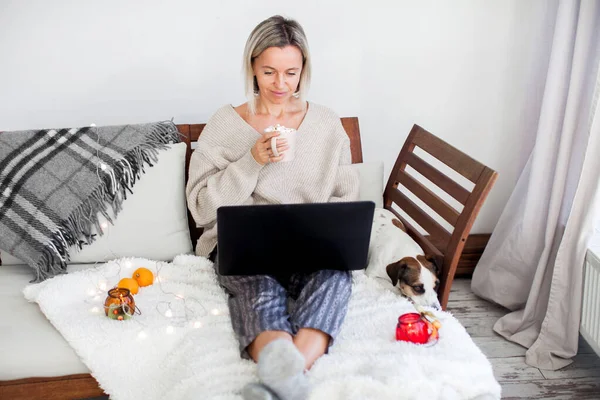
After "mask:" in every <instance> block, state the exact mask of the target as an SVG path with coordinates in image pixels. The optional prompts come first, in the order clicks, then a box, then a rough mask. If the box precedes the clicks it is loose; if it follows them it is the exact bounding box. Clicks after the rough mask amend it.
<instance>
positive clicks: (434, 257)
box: [425, 255, 440, 275]
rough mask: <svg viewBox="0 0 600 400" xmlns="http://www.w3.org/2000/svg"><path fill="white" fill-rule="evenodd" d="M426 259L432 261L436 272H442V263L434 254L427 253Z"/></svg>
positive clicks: (437, 273)
mask: <svg viewBox="0 0 600 400" xmlns="http://www.w3.org/2000/svg"><path fill="white" fill-rule="evenodd" d="M425 259H426V260H427V261H429V262H430V263H431V265H432V267H433V272H435V274H436V275H439V274H440V265H439V262H438V260H437V257H436V256H432V255H426V256H425Z"/></svg>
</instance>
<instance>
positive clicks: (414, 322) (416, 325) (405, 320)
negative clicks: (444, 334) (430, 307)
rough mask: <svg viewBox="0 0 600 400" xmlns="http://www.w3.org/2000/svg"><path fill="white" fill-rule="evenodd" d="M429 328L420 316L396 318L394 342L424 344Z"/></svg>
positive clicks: (407, 315) (413, 314)
mask: <svg viewBox="0 0 600 400" xmlns="http://www.w3.org/2000/svg"><path fill="white" fill-rule="evenodd" d="M429 335H430V332H429V326H428V324H427V322H425V321H424V320H423V318H422V317H421V314H418V313H408V314H403V315H401V316H400V317H399V318H398V325H397V326H396V340H403V341H405V342H411V343H418V344H425V343H427V341H428V340H429Z"/></svg>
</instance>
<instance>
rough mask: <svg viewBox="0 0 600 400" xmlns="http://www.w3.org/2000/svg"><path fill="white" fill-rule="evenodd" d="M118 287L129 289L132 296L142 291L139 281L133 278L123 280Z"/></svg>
mask: <svg viewBox="0 0 600 400" xmlns="http://www.w3.org/2000/svg"><path fill="white" fill-rule="evenodd" d="M117 287H120V288H124V289H129V292H130V293H131V294H137V293H138V291H139V290H140V285H139V284H138V281H137V280H135V279H133V278H123V279H121V280H120V281H119V283H118V284H117Z"/></svg>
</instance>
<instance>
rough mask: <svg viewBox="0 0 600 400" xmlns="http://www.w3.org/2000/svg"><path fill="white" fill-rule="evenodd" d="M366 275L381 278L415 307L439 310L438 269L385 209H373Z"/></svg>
mask: <svg viewBox="0 0 600 400" xmlns="http://www.w3.org/2000/svg"><path fill="white" fill-rule="evenodd" d="M365 272H366V274H367V275H368V276H370V277H373V278H378V279H383V280H385V281H387V282H389V283H390V284H391V285H392V286H394V287H397V288H398V289H399V290H400V293H401V294H402V295H404V296H406V297H408V298H409V299H410V300H411V301H412V302H413V303H415V304H416V305H418V306H426V307H433V308H436V309H441V306H440V302H439V300H438V297H437V292H436V290H437V286H438V285H439V279H438V278H437V275H438V268H437V266H436V264H435V262H434V260H433V258H432V257H428V256H426V255H424V254H423V250H422V249H421V247H420V246H419V245H418V244H417V243H416V242H415V241H414V240H413V239H412V238H411V237H410V236H409V235H408V234H407V233H406V230H405V228H404V225H403V224H402V222H400V220H398V219H397V218H396V216H395V215H394V214H393V213H391V212H390V211H388V210H385V209H380V208H378V209H376V210H375V215H374V217H373V227H372V230H371V242H370V244H369V264H368V266H367V269H366V271H365Z"/></svg>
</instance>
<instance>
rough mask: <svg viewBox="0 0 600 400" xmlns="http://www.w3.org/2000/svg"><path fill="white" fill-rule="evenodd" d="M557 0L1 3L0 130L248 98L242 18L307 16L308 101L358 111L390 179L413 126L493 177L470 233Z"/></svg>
mask: <svg viewBox="0 0 600 400" xmlns="http://www.w3.org/2000/svg"><path fill="white" fill-rule="evenodd" d="M555 8H556V0H552V1H548V0H528V1H522V0H487V1H484V0H455V1H451V2H450V1H443V0H438V1H408V0H403V1H389V2H386V1H375V0H372V1H355V2H351V1H316V0H311V1H306V0H305V1H301V2H287V3H284V2H281V1H268V0H262V1H258V0H254V1H243V0H235V1H221V2H218V1H211V2H207V1H193V0H187V1H183V0H179V1H168V2H167V1H147V0H145V1H141V0H135V1H131V0H130V1H114V0H110V1H101V2H100V1H91V0H90V1H84V0H79V1H62V0H61V1H58V0H55V1H52V2H49V1H39V0H38V1H27V0H26V1H18V0H0V130H13V129H28V128H44V127H64V126H76V125H86V124H89V123H92V122H93V123H96V124H97V125H100V124H118V123H135V122H146V121H152V120H160V119H169V118H171V117H174V118H175V122H176V123H184V122H196V123H198V122H205V121H206V120H207V119H208V117H209V116H210V115H211V113H212V112H214V111H215V110H216V109H217V108H218V107H219V106H220V105H222V104H224V103H233V104H239V103H241V102H243V101H244V97H243V85H242V81H241V77H240V76H241V75H240V70H241V68H240V67H241V55H242V51H243V46H244V43H245V40H246V38H247V36H248V34H249V33H250V31H251V30H252V28H253V27H254V26H255V25H256V24H257V23H258V22H260V21H261V20H263V19H264V18H267V17H269V16H271V15H273V14H277V13H279V14H283V15H287V16H290V17H293V18H296V19H297V20H298V21H299V22H300V23H301V24H302V25H303V26H304V28H305V31H306V33H307V36H308V39H309V43H310V46H311V54H312V57H313V60H314V78H313V84H312V89H311V93H310V96H309V99H310V100H312V101H315V102H317V103H321V104H325V105H327V106H329V107H331V108H333V109H334V110H336V111H337V112H338V113H339V114H340V115H341V116H358V117H359V120H360V126H361V132H362V137H363V152H364V158H365V161H376V160H382V161H384V162H385V166H386V176H387V173H389V171H390V169H391V167H392V165H393V162H394V160H395V158H396V155H397V153H398V151H399V150H400V148H401V146H402V143H403V142H404V140H405V138H406V136H407V134H408V132H409V131H410V128H411V127H412V125H413V123H418V124H419V125H421V126H423V127H425V128H426V129H428V130H430V131H431V132H433V133H435V134H437V135H438V136H440V137H441V138H443V139H444V140H446V141H448V142H450V143H451V144H452V145H454V146H455V147H458V148H459V149H461V150H463V151H465V152H467V153H469V154H470V155H472V156H473V157H474V158H476V159H478V160H479V161H481V162H483V163H484V164H486V165H488V166H490V167H491V168H494V169H495V170H497V171H498V172H499V174H500V177H499V180H498V182H497V183H496V186H495V188H494V190H493V191H492V193H491V195H490V197H489V198H488V201H487V204H486V205H485V206H484V208H483V209H482V211H481V214H480V216H479V218H478V220H477V221H476V223H475V226H474V228H473V232H491V230H492V229H493V227H494V226H495V224H496V222H497V220H498V217H499V215H500V213H501V211H502V208H503V206H504V204H505V203H506V201H507V199H508V196H509V195H510V192H511V191H512V188H513V186H514V184H515V182H516V179H517V177H518V174H519V172H520V170H521V168H522V166H523V164H524V161H525V159H526V156H527V153H528V151H529V149H530V148H531V146H532V140H533V139H532V137H533V133H534V130H535V127H536V123H537V117H538V111H539V108H540V101H541V97H542V94H543V86H544V80H545V71H546V66H547V61H548V56H549V49H550V43H551V36H552V29H553V22H554V20H553V12H554V10H555Z"/></svg>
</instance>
